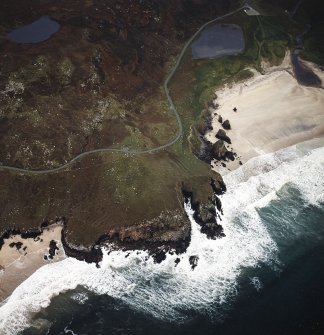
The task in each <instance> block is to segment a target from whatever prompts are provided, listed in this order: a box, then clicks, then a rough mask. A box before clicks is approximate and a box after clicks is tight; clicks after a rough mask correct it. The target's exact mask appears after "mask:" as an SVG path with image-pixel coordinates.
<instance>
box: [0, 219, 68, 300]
mask: <svg viewBox="0 0 324 335" xmlns="http://www.w3.org/2000/svg"><path fill="white" fill-rule="evenodd" d="M62 229H63V225H62V224H55V225H51V226H49V227H48V228H45V229H44V230H43V233H42V234H41V235H40V236H39V237H37V238H35V239H34V238H27V239H24V238H22V237H21V236H20V235H14V236H11V237H9V239H5V240H4V245H3V246H2V248H1V250H0V302H1V301H2V300H4V299H5V298H7V297H8V296H9V295H10V294H11V293H12V292H13V290H14V289H15V288H16V287H17V286H18V285H20V284H21V283H22V282H23V281H24V280H25V279H27V278H28V277H29V276H30V275H31V274H32V273H33V272H35V271H36V270H37V269H38V268H40V267H41V266H43V265H45V264H47V263H48V262H49V261H50V262H55V261H58V260H61V259H63V258H65V254H64V251H63V248H62V245H61V243H60V241H61V231H62ZM52 240H54V241H57V242H58V244H57V246H58V247H59V249H60V250H59V251H56V256H54V258H53V259H52V260H47V261H46V260H44V255H48V251H49V244H50V241H52ZM17 242H20V243H22V245H21V247H20V248H19V249H17V248H16V246H13V247H11V246H10V244H11V243H17Z"/></svg>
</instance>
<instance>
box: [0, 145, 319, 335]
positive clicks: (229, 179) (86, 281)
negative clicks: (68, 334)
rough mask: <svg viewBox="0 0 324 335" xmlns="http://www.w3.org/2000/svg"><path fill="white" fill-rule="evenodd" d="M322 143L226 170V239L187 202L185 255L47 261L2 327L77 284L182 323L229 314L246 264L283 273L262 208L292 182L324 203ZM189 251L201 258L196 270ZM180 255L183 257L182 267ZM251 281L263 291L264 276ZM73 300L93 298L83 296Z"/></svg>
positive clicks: (17, 294)
mask: <svg viewBox="0 0 324 335" xmlns="http://www.w3.org/2000/svg"><path fill="white" fill-rule="evenodd" d="M323 144H324V140H313V141H309V142H305V143H302V144H299V145H296V146H292V147H289V148H287V149H283V150H280V151H278V152H276V153H273V154H267V155H263V156H259V157H256V158H253V159H251V160H250V161H249V162H247V163H246V164H245V165H243V166H242V167H240V168H239V169H238V170H236V171H233V172H232V173H230V174H228V175H226V176H225V183H226V185H227V189H228V191H227V193H226V194H224V195H223V196H222V203H223V210H224V215H223V216H222V225H223V227H224V232H225V234H226V237H224V238H222V239H219V240H209V239H207V238H206V236H205V235H203V234H201V233H200V227H199V225H198V224H197V223H196V222H195V221H194V220H193V216H192V214H193V213H192V210H191V207H190V205H185V209H186V211H187V213H188V216H189V218H190V221H191V225H192V238H191V243H190V245H189V247H188V250H187V252H186V253H185V254H182V255H180V256H177V255H171V254H168V255H167V258H166V260H165V261H164V262H162V263H161V264H155V263H154V262H153V260H152V259H151V258H149V259H148V260H147V253H146V252H145V251H134V252H131V253H129V252H127V253H126V252H122V251H112V252H110V253H109V254H108V252H107V250H104V257H103V260H102V263H101V264H100V265H101V267H100V268H96V266H95V265H94V264H87V263H85V262H80V261H77V260H75V259H73V258H67V259H65V260H63V261H61V262H58V263H54V264H48V265H45V266H43V267H42V268H40V269H39V270H38V271H36V272H35V273H34V274H33V275H32V276H31V277H29V278H28V279H27V280H26V281H24V282H23V283H22V284H21V285H20V286H19V287H18V288H17V289H16V290H15V291H14V292H13V293H12V295H11V296H10V297H9V298H8V299H7V301H6V302H5V303H4V304H3V305H2V306H1V308H0V331H1V333H3V334H16V333H17V332H18V331H20V330H22V329H24V328H26V327H28V326H29V324H30V319H31V315H32V314H33V313H36V312H38V311H39V310H40V309H41V308H46V307H47V306H48V305H49V304H50V302H51V299H52V298H53V297H54V296H56V295H58V294H60V293H62V292H65V291H67V290H73V289H75V288H76V287H77V286H78V285H82V286H84V287H85V288H87V289H88V290H90V291H93V292H95V293H97V294H106V295H109V296H111V297H113V298H116V299H120V300H121V301H123V302H124V303H126V304H127V305H129V306H130V307H131V308H134V309H136V310H139V311H142V312H145V313H148V314H151V315H153V316H154V317H156V318H159V319H165V320H169V321H175V320H176V321H177V322H179V321H183V320H185V315H186V313H185V312H186V311H192V310H193V311H196V312H198V313H202V314H205V315H208V316H210V317H211V318H216V319H219V318H222V316H223V313H224V311H226V309H227V308H228V307H229V306H230V304H231V302H232V301H233V299H235V297H236V296H237V294H238V293H239V285H238V280H239V278H240V275H241V274H242V272H243V271H244V269H247V268H255V267H258V266H260V265H266V266H269V267H270V268H271V269H272V270H273V271H276V269H278V268H279V267H280V262H279V260H278V245H277V243H276V242H275V240H274V239H273V237H272V236H273V235H272V234H271V233H270V231H271V229H272V227H271V226H269V225H266V224H265V223H264V222H263V221H262V219H261V218H260V215H259V214H258V209H259V208H262V207H266V206H267V205H268V204H269V203H270V201H271V200H273V199H276V197H277V192H278V191H280V190H281V189H282V188H283V187H284V186H285V185H287V184H293V185H294V187H296V188H298V190H299V191H300V193H301V194H302V196H303V197H304V199H305V201H307V202H308V203H311V204H312V205H315V206H316V204H318V203H322V202H323V200H324V147H323ZM128 254H129V255H128ZM126 255H128V256H127V257H126ZM190 256H198V257H199V260H198V264H197V267H196V268H195V269H194V270H192V268H191V265H190V263H189V257H190ZM177 257H179V258H180V262H179V264H177V266H175V260H176V258H177ZM249 280H250V281H251V282H252V283H253V285H254V286H255V287H256V289H257V290H262V283H261V282H260V281H259V278H257V277H253V278H249ZM74 299H77V300H80V301H81V302H82V303H86V301H87V297H86V296H83V295H82V296H80V295H75V297H74Z"/></svg>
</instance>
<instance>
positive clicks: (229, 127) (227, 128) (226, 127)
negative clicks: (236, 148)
mask: <svg viewBox="0 0 324 335" xmlns="http://www.w3.org/2000/svg"><path fill="white" fill-rule="evenodd" d="M222 126H223V128H224V129H226V130H230V129H231V124H230V122H229V121H228V120H225V121H224V122H223V123H222Z"/></svg>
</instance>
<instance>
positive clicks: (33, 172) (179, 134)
mask: <svg viewBox="0 0 324 335" xmlns="http://www.w3.org/2000/svg"><path fill="white" fill-rule="evenodd" d="M243 8H244V6H242V7H240V8H238V9H236V10H233V11H231V12H229V13H227V14H225V15H222V16H219V17H217V18H216V19H213V20H211V21H208V22H206V23H205V24H203V25H202V26H201V27H200V28H199V29H198V30H197V31H196V32H195V33H194V34H193V35H192V36H191V38H190V39H189V40H188V42H187V43H186V44H185V46H184V47H183V49H182V51H181V53H180V54H179V56H178V59H177V62H176V63H175V65H174V67H173V68H172V71H171V72H170V73H169V75H168V77H167V78H166V79H165V81H164V85H163V88H164V92H165V95H166V97H167V99H168V102H169V105H170V110H171V112H172V113H174V115H175V117H176V119H177V123H178V132H177V135H176V137H175V138H174V139H173V140H171V141H170V142H168V143H166V144H163V145H160V146H158V147H155V148H151V149H145V150H141V149H138V150H136V149H134V150H130V149H128V148H127V147H124V148H120V149H117V148H103V149H94V150H89V151H85V152H83V153H81V154H79V155H77V156H75V157H74V158H72V159H71V160H70V161H69V162H67V163H65V164H63V165H61V166H59V167H56V168H53V169H45V170H32V169H22V168H16V167H13V166H6V165H0V170H7V171H8V170H9V171H12V172H17V173H22V174H28V175H40V174H49V173H55V172H59V171H61V170H64V169H66V168H68V167H69V166H71V165H72V164H73V163H75V162H76V161H78V160H80V159H81V158H83V157H85V156H88V155H91V154H95V153H103V152H121V153H124V154H130V155H141V154H150V153H154V152H156V151H160V150H163V149H166V148H168V147H170V146H172V145H173V144H175V143H176V142H177V141H178V140H179V139H180V138H181V137H182V135H183V125H182V122H181V118H180V115H179V113H178V112H177V109H176V107H175V105H174V103H173V100H172V98H171V95H170V91H169V88H168V86H169V83H170V80H171V79H172V77H173V76H174V74H175V72H176V71H177V69H178V67H179V65H180V63H181V61H182V58H183V56H184V54H185V53H186V51H187V49H188V48H189V46H190V44H191V43H192V41H193V40H194V39H195V38H196V37H197V36H198V35H199V34H200V32H201V31H202V30H203V29H205V28H206V27H207V26H208V25H210V24H211V23H214V22H216V21H219V20H221V19H223V18H225V17H228V16H231V15H233V14H235V13H237V12H239V11H240V10H242V9H243Z"/></svg>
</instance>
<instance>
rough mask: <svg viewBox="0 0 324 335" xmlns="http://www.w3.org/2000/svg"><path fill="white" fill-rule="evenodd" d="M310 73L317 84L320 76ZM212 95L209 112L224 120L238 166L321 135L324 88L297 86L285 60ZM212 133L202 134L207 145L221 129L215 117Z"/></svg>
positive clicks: (233, 164) (323, 130) (232, 165)
mask: <svg viewBox="0 0 324 335" xmlns="http://www.w3.org/2000/svg"><path fill="white" fill-rule="evenodd" d="M308 65H309V63H308ZM270 70H271V69H270ZM315 71H316V74H317V75H319V76H320V77H321V79H322V80H323V79H324V74H323V72H320V70H319V69H318V68H316V69H315ZM216 94H217V99H216V100H215V102H216V103H218V104H219V108H218V109H217V110H216V111H215V112H217V113H218V114H220V115H221V116H222V118H223V120H226V119H228V120H229V121H230V124H231V127H232V129H231V130H228V131H226V132H227V135H228V136H229V137H230V138H231V140H232V145H229V147H231V148H233V149H234V152H236V153H237V154H238V156H240V157H241V161H242V162H243V163H244V162H246V161H247V160H248V159H250V158H252V157H254V156H256V155H259V154H262V153H269V152H273V151H276V150H279V149H281V148H285V147H288V146H290V145H294V144H296V143H299V142H302V141H306V140H309V139H312V138H315V137H322V136H324V89H323V88H313V87H305V86H301V85H299V84H298V82H297V81H296V79H295V78H294V77H293V75H292V71H291V66H290V64H289V58H288V59H287V58H286V59H285V61H284V66H282V67H279V68H273V69H272V70H271V71H268V72H267V73H266V74H264V75H261V74H259V73H256V74H255V76H254V77H253V78H251V79H250V80H248V81H246V82H243V83H238V84H235V85H234V86H233V87H231V88H229V87H225V88H224V89H222V90H220V91H217V92H216ZM234 107H236V108H237V112H234V111H233V108H234ZM213 128H214V130H213V131H211V132H210V133H208V134H207V135H206V137H207V139H208V140H209V141H210V142H212V143H214V142H215V141H216V140H217V139H216V138H215V134H216V132H217V131H218V129H220V128H222V126H221V124H220V123H219V122H218V120H217V117H215V118H214V120H213ZM218 165H219V164H218ZM237 166H238V162H237V161H235V162H231V163H227V166H226V168H223V167H220V166H216V167H215V169H216V170H217V171H219V172H220V173H222V174H226V173H227V172H229V169H231V170H232V169H235V168H236V167H237Z"/></svg>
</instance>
